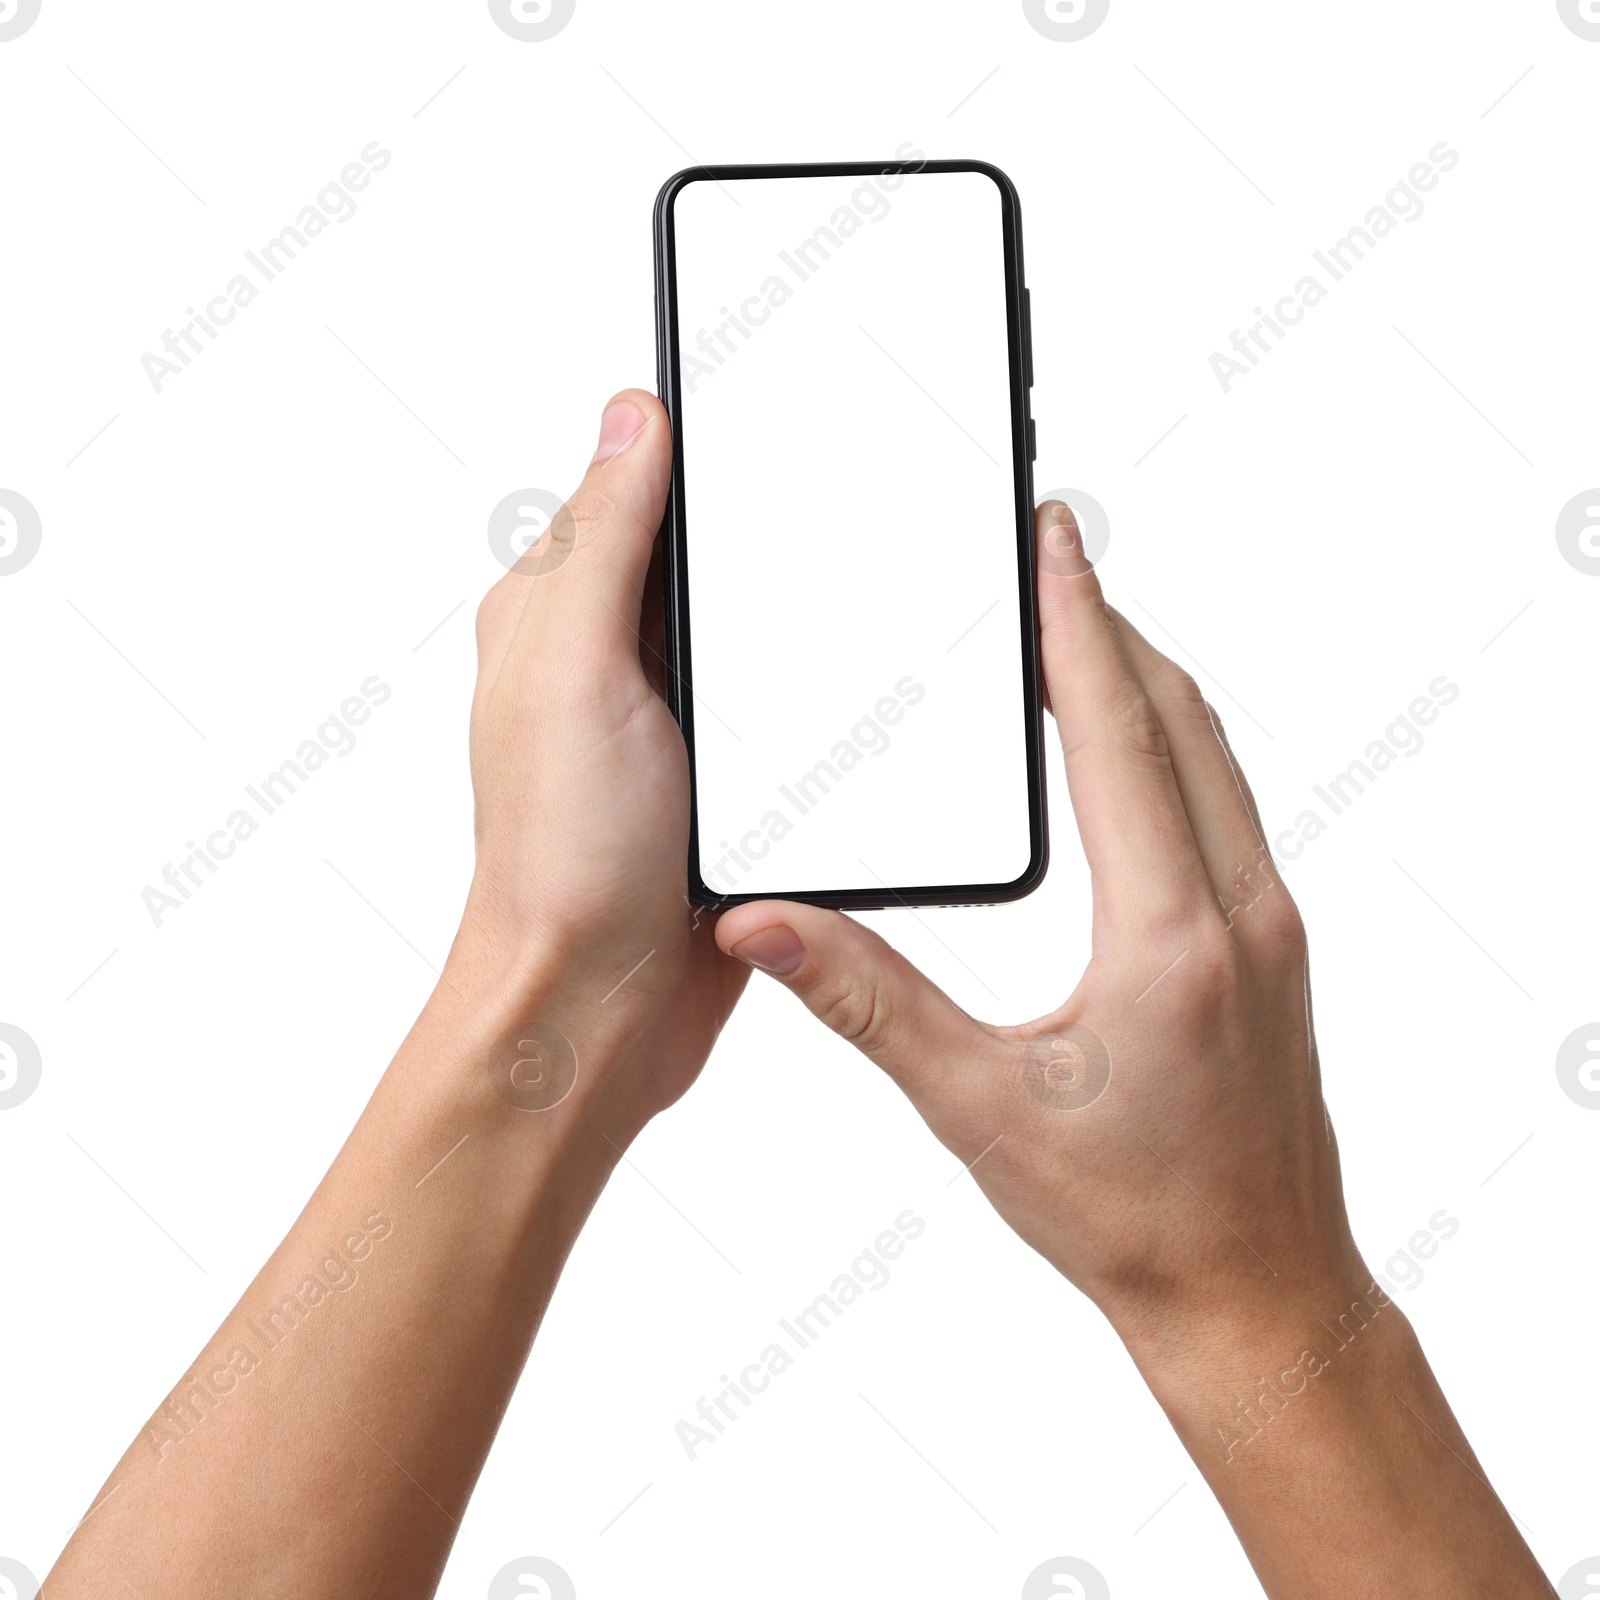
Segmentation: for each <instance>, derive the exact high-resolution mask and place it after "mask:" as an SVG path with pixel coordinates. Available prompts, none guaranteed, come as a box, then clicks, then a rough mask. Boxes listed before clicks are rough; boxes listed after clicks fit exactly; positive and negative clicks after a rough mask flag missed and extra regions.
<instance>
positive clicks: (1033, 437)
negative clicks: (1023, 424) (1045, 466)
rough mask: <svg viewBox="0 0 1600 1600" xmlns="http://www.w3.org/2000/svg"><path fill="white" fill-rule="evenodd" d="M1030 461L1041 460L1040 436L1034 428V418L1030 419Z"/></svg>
mask: <svg viewBox="0 0 1600 1600" xmlns="http://www.w3.org/2000/svg"><path fill="white" fill-rule="evenodd" d="M1028 459H1029V460H1030V461H1037V460H1038V459H1039V435H1038V432H1037V430H1036V429H1035V428H1034V425H1033V418H1032V417H1029V418H1028Z"/></svg>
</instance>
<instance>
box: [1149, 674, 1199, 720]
mask: <svg viewBox="0 0 1600 1600" xmlns="http://www.w3.org/2000/svg"><path fill="white" fill-rule="evenodd" d="M1151 687H1152V689H1153V690H1154V691H1155V694H1156V697H1157V698H1158V699H1159V700H1160V702H1161V704H1162V706H1163V707H1164V708H1166V707H1170V708H1171V709H1172V710H1173V711H1174V712H1176V713H1177V714H1178V715H1179V716H1183V717H1187V718H1190V719H1192V720H1193V721H1195V722H1200V723H1206V724H1209V723H1210V721H1211V708H1210V707H1209V706H1208V705H1207V704H1206V697H1205V696H1204V695H1203V694H1202V693H1201V692H1200V685H1199V684H1198V683H1196V682H1195V680H1194V678H1193V676H1192V675H1191V674H1190V673H1188V672H1186V671H1185V670H1184V669H1183V668H1182V667H1180V666H1179V665H1178V664H1177V663H1176V662H1174V661H1167V660H1165V659H1163V661H1162V664H1161V666H1160V667H1159V668H1158V669H1157V671H1156V681H1155V683H1154V684H1152V686H1151Z"/></svg>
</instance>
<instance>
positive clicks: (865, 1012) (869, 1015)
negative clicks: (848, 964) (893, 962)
mask: <svg viewBox="0 0 1600 1600" xmlns="http://www.w3.org/2000/svg"><path fill="white" fill-rule="evenodd" d="M808 1002H809V1004H810V1008H811V1012H812V1015H814V1016H815V1017H816V1018H817V1020H818V1021H819V1022H821V1023H822V1024H823V1025H824V1026H825V1027H827V1028H830V1029H832V1031H833V1032H834V1033H836V1034H838V1035H839V1037H840V1038H841V1039H844V1040H846V1041H847V1042H848V1043H850V1044H853V1045H855V1047H856V1048H857V1049H858V1050H861V1051H863V1052H865V1053H866V1054H867V1055H875V1054H876V1053H877V1052H878V1051H879V1050H880V1049H881V1048H882V1047H883V1045H884V1043H885V1042H886V1040H887V1038H888V1032H889V1018H888V1007H887V1004H886V1002H885V997H884V993H883V986H882V984H881V983H880V982H879V981H878V979H877V978H876V977H874V976H872V975H871V974H870V973H862V974H859V975H857V974H846V975H843V976H841V977H838V978H833V979H828V980H825V981H824V983H823V985H822V986H821V987H819V988H818V989H816V990H815V991H814V992H813V993H812V994H811V995H810V996H808Z"/></svg>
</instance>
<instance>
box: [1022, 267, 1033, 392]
mask: <svg viewBox="0 0 1600 1600" xmlns="http://www.w3.org/2000/svg"><path fill="white" fill-rule="evenodd" d="M1022 377H1023V381H1024V382H1025V383H1026V384H1027V386H1028V387H1029V388H1030V389H1031V388H1032V387H1033V295H1032V294H1031V293H1030V292H1029V291H1028V290H1026V289H1024V290H1023V291H1022Z"/></svg>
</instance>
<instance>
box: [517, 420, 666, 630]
mask: <svg viewBox="0 0 1600 1600" xmlns="http://www.w3.org/2000/svg"><path fill="white" fill-rule="evenodd" d="M671 482H672V428H671V425H670V423H669V422H668V420H667V413H666V410H665V409H664V408H663V406H662V404H661V402H660V401H659V400H657V399H656V397H655V396H654V395H652V394H649V393H647V392H646V391H645V390H643V389H624V390H623V391H622V392H621V393H620V394H617V395H615V396H613V397H612V399H611V400H610V402H609V403H608V404H607V406H606V408H605V412H604V414H603V415H602V416H601V419H600V441H599V444H598V445H597V447H596V449H595V453H594V459H593V460H592V461H591V462H590V463H589V470H588V471H587V472H586V473H585V474H584V478H583V482H582V483H581V484H580V485H579V486H578V488H577V489H576V490H575V491H574V492H573V495H572V498H571V499H570V500H568V501H567V503H566V505H565V506H564V507H563V508H562V510H561V512H560V513H559V514H558V515H557V516H556V517H555V519H554V520H553V521H552V522H551V524H550V527H549V529H548V530H547V535H546V538H544V539H541V540H540V541H539V543H538V544H537V545H535V546H534V548H533V550H530V552H529V556H528V557H527V558H525V559H524V562H522V563H519V565H518V567H517V568H514V569H513V571H514V572H524V573H525V575H526V576H529V577H533V578H536V579H537V580H538V581H537V582H535V583H533V584H531V585H529V586H528V592H527V595H526V601H525V606H524V609H523V611H522V623H521V630H520V631H521V633H522V634H523V635H524V636H525V637H524V638H523V639H522V640H520V641H519V642H520V643H523V644H524V645H526V644H528V643H531V639H530V638H528V637H526V636H533V637H548V636H549V635H550V634H551V633H555V634H558V635H566V636H568V637H571V636H573V635H580V634H581V635H584V636H588V637H590V638H593V637H594V635H595V633H598V634H599V635H600V636H601V637H602V638H610V636H612V635H615V636H616V642H617V643H619V644H620V643H623V642H624V641H625V642H626V644H627V645H628V646H629V647H630V648H631V649H632V650H634V651H636V650H637V648H638V646H637V635H638V631H639V612H640V606H641V602H642V599H643V594H644V585H645V576H646V574H647V573H648V571H649V568H650V555H651V551H652V550H653V549H654V547H655V541H656V535H657V534H658V533H659V532H660V529H661V521H662V517H663V515H664V513H665V511H666V504H667V490H668V488H669V486H670V484H671Z"/></svg>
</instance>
